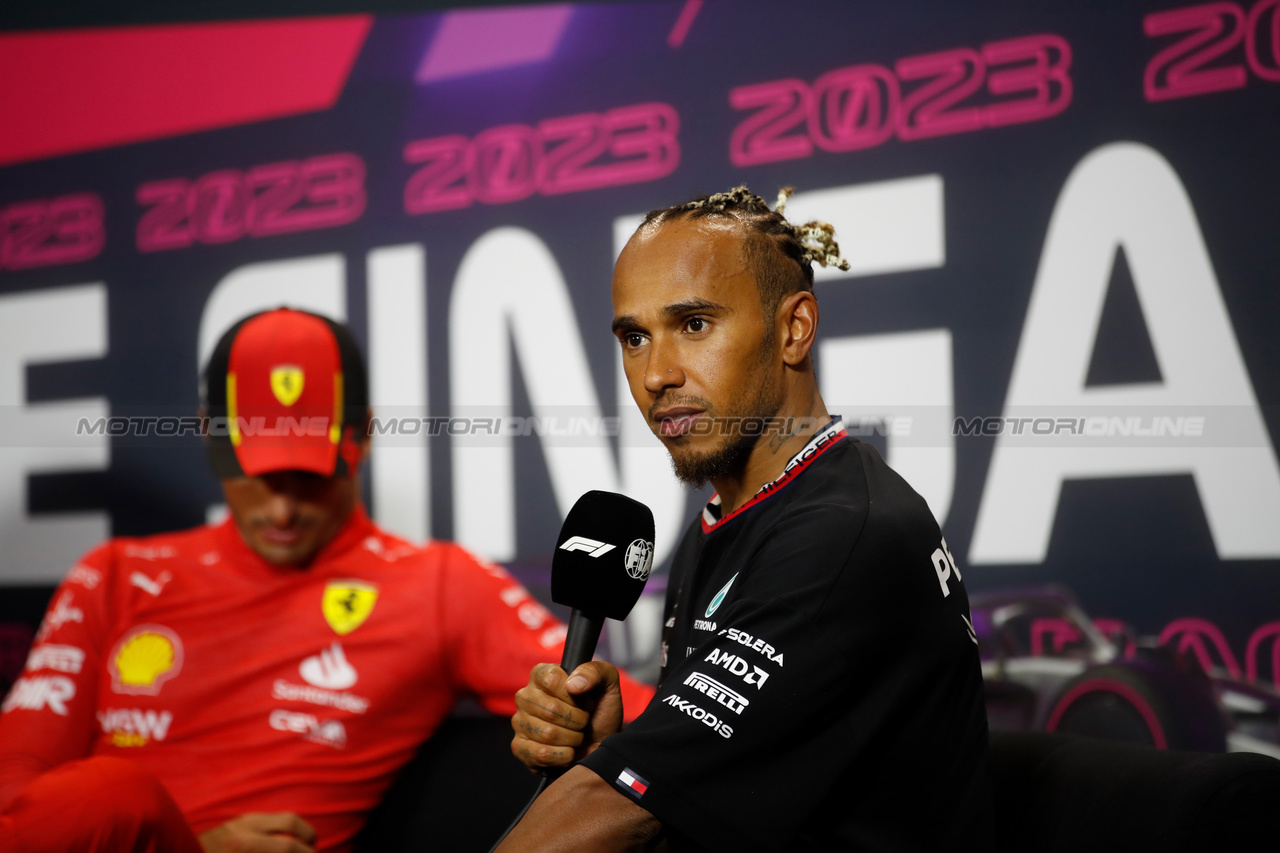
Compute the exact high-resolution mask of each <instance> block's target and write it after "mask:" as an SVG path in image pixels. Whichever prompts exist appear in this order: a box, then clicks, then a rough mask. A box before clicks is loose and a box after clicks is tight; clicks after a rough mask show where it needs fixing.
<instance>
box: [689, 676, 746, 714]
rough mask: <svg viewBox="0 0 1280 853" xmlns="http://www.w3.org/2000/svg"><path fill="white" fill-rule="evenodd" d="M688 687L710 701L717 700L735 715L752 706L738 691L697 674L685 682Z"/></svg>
mask: <svg viewBox="0 0 1280 853" xmlns="http://www.w3.org/2000/svg"><path fill="white" fill-rule="evenodd" d="M684 683H685V686H686V687H692V688H693V689H694V690H697V691H698V692H699V693H701V694H703V695H704V696H706V697H707V698H708V699H712V700H715V701H716V702H719V703H720V704H721V705H723V706H725V707H726V708H728V709H729V710H730V711H732V712H733V713H735V714H741V713H742V712H743V710H744V709H745V708H746V707H747V706H748V705H750V704H751V702H750V700H748V699H747V697H745V696H743V695H742V694H741V693H739V692H737V691H736V690H731V689H729V688H728V687H726V686H724V685H723V684H721V683H720V682H718V681H716V680H715V679H714V678H711V677H710V676H707V675H703V674H702V673H700V672H695V673H693V674H692V675H690V676H689V677H688V678H686V679H685V680H684Z"/></svg>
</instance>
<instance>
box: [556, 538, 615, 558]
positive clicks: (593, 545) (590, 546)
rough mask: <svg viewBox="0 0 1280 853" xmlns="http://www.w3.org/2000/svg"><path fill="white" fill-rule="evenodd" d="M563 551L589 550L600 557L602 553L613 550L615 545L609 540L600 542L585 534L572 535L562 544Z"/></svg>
mask: <svg viewBox="0 0 1280 853" xmlns="http://www.w3.org/2000/svg"><path fill="white" fill-rule="evenodd" d="M560 550H561V551H587V552H589V555H590V556H592V557H599V556H600V555H601V554H607V553H609V552H610V551H612V550H613V546H612V545H610V544H609V543H607V542H598V541H596V540H595V539H588V538H587V537H585V536H570V537H569V538H568V539H566V540H565V541H564V544H563V545H561V546H560Z"/></svg>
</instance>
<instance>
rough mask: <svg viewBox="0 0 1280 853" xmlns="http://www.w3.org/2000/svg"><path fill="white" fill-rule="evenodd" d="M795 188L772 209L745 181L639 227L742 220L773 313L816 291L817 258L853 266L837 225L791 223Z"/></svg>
mask: <svg viewBox="0 0 1280 853" xmlns="http://www.w3.org/2000/svg"><path fill="white" fill-rule="evenodd" d="M794 191H795V188H794V187H783V188H782V189H781V190H780V191H779V192H778V201H777V203H776V204H775V205H774V207H773V209H772V210H770V209H769V204H768V202H766V201H765V200H764V199H762V198H761V197H760V196H758V195H756V194H754V193H752V192H751V191H750V190H749V189H747V188H746V186H745V185H739V186H736V187H734V188H733V189H731V190H729V191H728V192H723V193H713V194H711V195H706V196H702V197H701V198H695V199H693V200H692V201H687V202H685V203H684V204H677V205H674V206H672V207H664V208H660V209H658V210H651V211H649V213H648V214H647V215H646V216H645V218H644V222H643V223H642V224H641V226H640V227H641V228H643V227H645V226H647V225H660V224H662V223H664V222H668V221H670V220H673V219H683V218H689V219H704V218H709V217H719V218H724V219H730V220H734V221H736V222H739V223H741V224H742V225H743V227H744V228H745V229H746V231H747V236H746V240H745V241H744V244H743V256H744V259H745V261H746V263H747V266H748V267H749V268H750V269H751V271H752V273H753V274H754V276H755V279H756V285H757V286H758V287H759V288H760V301H761V303H762V305H763V306H764V309H765V316H766V317H772V316H773V315H774V314H775V313H776V312H777V310H778V305H779V304H781V302H782V300H783V299H785V298H786V297H787V296H789V295H791V294H792V293H796V292H799V291H806V292H813V265H814V263H815V262H816V263H818V264H821V265H822V266H824V267H827V266H831V267H835V268H837V269H841V270H847V269H849V262H848V261H846V260H845V259H844V258H842V257H840V246H839V244H837V243H836V239H835V228H833V227H832V226H831V225H830V224H828V223H826V222H819V221H817V220H813V221H810V222H806V223H805V224H803V225H794V224H792V223H791V222H788V221H787V218H786V216H784V215H783V212H784V211H785V210H786V206H787V199H788V198H789V197H790V196H791V193H792V192H794ZM770 328H772V327H771V325H770Z"/></svg>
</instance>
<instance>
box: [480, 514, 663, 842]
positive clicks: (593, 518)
mask: <svg viewBox="0 0 1280 853" xmlns="http://www.w3.org/2000/svg"><path fill="white" fill-rule="evenodd" d="M652 568H653V513H652V512H651V511H650V510H649V508H648V507H647V506H645V505H644V504H642V503H640V502H639V501H637V500H632V499H631V498H629V497H627V496H626V495H619V494H616V493H615V492H601V491H590V492H587V493H586V494H585V495H583V496H582V497H580V498H578V502H577V503H575V504H574V505H573V509H571V510H569V514H568V515H567V516H565V519H564V524H563V525H562V526H561V527H560V536H559V537H558V538H557V539H556V550H555V553H554V554H553V555H552V557H551V600H552V601H554V602H555V603H556V604H563V605H565V606H566V607H571V608H573V612H572V613H571V614H570V615H569V632H568V634H566V636H565V638H564V654H563V655H561V656H560V668H561V669H563V670H564V671H565V672H573V671H574V669H576V668H577V667H578V666H580V665H581V664H584V663H586V662H587V661H589V660H591V656H592V655H594V654H595V651H596V643H598V642H599V641H600V630H601V629H602V628H603V627H604V620H605V618H606V617H607V618H610V619H626V618H627V614H628V613H630V612H631V608H632V607H635V605H636V602H637V601H639V600H640V593H641V592H643V591H644V582H645V581H647V580H648V579H649V571H650V570H651V569H652ZM558 775H560V771H552V770H544V771H543V772H542V779H541V781H539V783H538V787H537V789H536V790H535V791H534V792H533V796H532V797H531V798H530V799H529V802H528V803H527V804H525V807H524V808H523V809H522V810H521V811H520V814H518V815H516V819H515V820H513V821H512V822H511V825H510V826H508V827H507V831H506V832H504V833H502V837H501V838H499V839H498V840H497V841H496V842H494V845H493V847H491V848H490V849H489V853H493V851H494V850H497V849H498V847H499V846H500V845H501V844H502V842H503V841H504V840H505V839H506V837H507V836H508V835H510V834H511V830H513V829H515V828H516V824H518V823H519V822H520V820H521V819H522V818H523V817H524V816H525V814H526V813H527V812H528V811H529V808H530V807H531V806H532V805H533V803H534V801H535V800H537V799H538V796H539V795H540V794H541V793H542V792H543V791H544V790H546V788H547V785H548V784H550V782H551V779H552V778H553V777H555V776H558Z"/></svg>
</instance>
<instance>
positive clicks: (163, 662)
mask: <svg viewBox="0 0 1280 853" xmlns="http://www.w3.org/2000/svg"><path fill="white" fill-rule="evenodd" d="M107 668H108V669H110V670H111V681H112V684H111V689H112V690H114V691H115V692H116V693H131V694H134V695H139V694H141V695H146V696H155V695H156V694H158V693H159V692H160V688H161V687H163V686H164V683H165V682H166V681H168V680H169V679H171V678H173V677H174V676H176V675H177V674H178V673H179V672H181V671H182V640H181V639H180V638H179V637H178V635H177V634H175V633H174V632H173V631H171V630H169V629H168V628H166V627H164V626H163V625H139V626H137V627H135V628H132V629H130V630H129V631H128V632H127V633H126V634H124V636H122V637H121V638H120V639H119V641H117V642H116V646H115V648H114V649H112V651H111V657H110V658H109V659H108V660H107Z"/></svg>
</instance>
